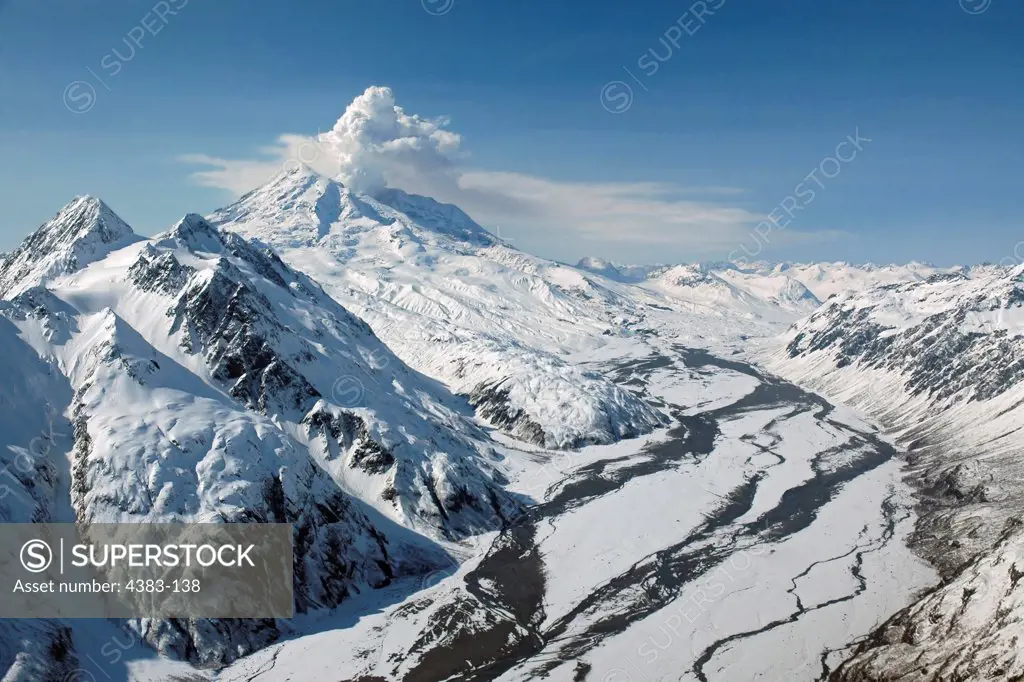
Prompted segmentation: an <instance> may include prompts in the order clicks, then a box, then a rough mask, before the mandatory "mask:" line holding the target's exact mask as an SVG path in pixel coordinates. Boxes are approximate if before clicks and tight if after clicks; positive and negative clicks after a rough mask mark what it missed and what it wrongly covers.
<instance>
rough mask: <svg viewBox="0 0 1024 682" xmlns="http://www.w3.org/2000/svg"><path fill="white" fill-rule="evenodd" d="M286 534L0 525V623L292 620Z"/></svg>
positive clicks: (213, 528)
mask: <svg viewBox="0 0 1024 682" xmlns="http://www.w3.org/2000/svg"><path fill="white" fill-rule="evenodd" d="M293 614H294V608H293V599H292V527H291V525H289V524H269V523H268V524H264V523H232V524H224V523H200V524H146V523H138V524H136V523H123V524H103V523H101V524H92V525H83V526H76V525H75V524H71V523H53V524H43V523H39V524H34V523H26V524H8V523H5V524H0V618H291V617H292V615H293Z"/></svg>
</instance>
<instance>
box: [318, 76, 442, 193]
mask: <svg viewBox="0 0 1024 682" xmlns="http://www.w3.org/2000/svg"><path fill="white" fill-rule="evenodd" d="M447 124H448V121H447V119H443V118H437V119H429V118H423V117H421V116H419V115H417V114H411V115H410V114H407V113H405V111H404V110H403V109H402V108H401V107H399V106H397V105H396V104H395V94H394V93H393V92H392V91H391V88H386V87H377V86H373V87H370V88H367V90H366V92H364V93H363V94H361V95H359V96H358V97H356V98H355V100H353V101H352V103H351V104H349V105H348V108H346V109H345V113H344V114H342V115H341V118H339V119H338V122H337V123H335V124H334V128H332V129H331V130H330V131H328V132H326V133H323V134H321V135H320V137H319V141H320V144H321V145H322V147H323V148H324V149H325V150H326V151H327V152H328V154H329V156H331V157H332V158H333V159H334V160H335V161H336V163H337V176H338V177H339V179H340V180H341V181H342V182H343V183H344V184H346V185H348V186H349V187H351V188H352V189H353V190H355V191H357V192H374V191H375V190H378V189H381V188H383V187H385V186H387V185H388V183H389V180H392V179H393V178H394V177H395V176H403V175H408V174H410V173H412V174H415V175H429V174H431V173H437V172H441V173H447V172H449V171H450V170H451V169H452V168H453V167H454V164H455V162H456V160H457V159H458V157H459V145H460V144H461V141H462V140H461V138H460V137H459V135H457V134H456V133H452V132H450V131H448V130H445V129H444V126H446V125H447Z"/></svg>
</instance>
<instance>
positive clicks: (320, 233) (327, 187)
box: [210, 167, 667, 448]
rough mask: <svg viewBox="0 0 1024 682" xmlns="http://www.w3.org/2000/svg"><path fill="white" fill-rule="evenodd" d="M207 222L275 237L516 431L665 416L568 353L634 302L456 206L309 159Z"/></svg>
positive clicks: (539, 437) (574, 428)
mask: <svg viewBox="0 0 1024 682" xmlns="http://www.w3.org/2000/svg"><path fill="white" fill-rule="evenodd" d="M210 221H211V222H212V223H214V224H216V225H218V226H220V227H223V228H224V229H225V230H227V231H230V232H237V233H239V234H244V235H246V236H248V237H254V238H256V239H260V240H264V241H266V242H267V243H269V244H272V245H273V246H274V247H275V248H276V249H278V250H279V251H280V252H281V254H282V257H283V258H284V259H285V260H286V261H288V263H289V264H290V265H292V266H294V267H296V268H298V269H300V270H303V271H305V272H309V273H311V274H313V275H314V276H316V277H317V278H318V280H320V281H321V282H323V284H324V286H326V287H327V289H328V290H329V291H330V293H331V295H332V296H334V297H336V298H337V299H338V300H339V301H342V302H343V303H345V305H347V306H349V307H351V308H352V309H353V310H358V311H359V312H360V315H362V316H363V317H364V318H365V319H366V320H367V321H368V322H369V323H370V325H371V326H372V327H373V328H374V330H375V331H376V333H377V334H379V335H380V336H381V338H382V339H383V340H384V341H386V342H387V343H388V344H389V346H391V347H392V348H393V349H394V350H395V352H396V353H397V354H398V356H399V357H401V358H402V359H403V360H404V361H405V362H407V363H409V364H410V365H412V366H413V367H415V368H416V369H418V370H420V371H422V372H423V373H425V374H427V375H429V376H431V377H434V378H436V379H438V380H440V381H443V382H445V383H446V384H447V385H449V386H451V387H452V388H453V390H455V391H456V392H458V393H460V394H462V395H464V396H468V397H469V398H470V401H471V403H472V404H473V405H474V406H475V407H477V415H478V416H480V417H483V418H484V419H486V420H487V421H489V422H490V424H491V425H493V426H495V427H497V428H499V429H501V430H503V431H505V432H507V433H508V434H510V435H513V436H515V437H516V438H522V439H524V440H526V441H528V442H532V443H537V444H540V445H544V446H545V447H549V448H575V447H578V446H579V445H580V444H585V443H610V442H613V441H616V440H618V439H621V438H627V437H630V436H631V435H635V434H638V433H647V432H649V431H651V430H653V429H655V428H658V427H660V426H664V425H666V424H667V420H666V418H665V416H664V415H662V414H660V413H659V412H658V411H657V410H656V409H654V408H652V407H651V406H650V405H648V404H647V403H646V402H645V401H644V400H643V399H641V398H640V397H639V396H637V395H634V394H633V393H631V392H629V391H625V390H621V389H620V388H619V387H617V386H616V385H615V384H614V383H613V382H612V381H610V380H609V379H608V378H607V377H604V376H601V375H596V374H593V373H588V372H586V371H583V370H581V369H580V368H579V367H576V366H575V365H573V364H572V363H571V362H569V361H567V360H566V358H565V356H566V355H569V354H570V353H571V352H572V350H573V349H574V347H575V346H576V345H577V344H588V343H590V342H591V341H592V339H593V338H600V337H601V336H602V334H604V335H613V334H616V333H619V331H620V330H621V328H622V323H623V321H624V319H625V318H624V317H623V315H624V313H625V314H627V315H632V314H637V306H636V305H635V303H634V302H633V301H632V299H630V298H628V297H624V296H621V295H619V294H618V293H616V292H615V291H613V290H612V289H610V288H609V287H608V286H606V285H605V284H603V283H601V282H600V281H598V278H596V277H589V276H587V275H585V274H584V273H582V272H580V271H579V270H574V269H572V268H570V267H568V266H564V265H561V264H558V263H553V262H551V261H546V260H544V259H541V258H535V257H533V256H530V255H528V254H525V253H522V252H520V251H517V250H516V249H513V248H511V247H509V246H508V245H507V244H505V243H504V242H503V241H502V240H501V239H499V238H498V237H496V236H494V235H492V234H491V233H490V232H488V231H487V230H485V229H484V228H483V227H482V226H480V225H479V224H477V223H476V222H475V221H473V219H472V218H470V217H469V216H468V215H466V214H465V213H464V212H463V211H461V210H459V209H458V208H457V207H455V206H451V205H447V204H442V203H439V202H437V201H435V200H433V199H430V198H428V197H422V196H416V195H412V194H408V193H406V192H403V191H402V190H398V189H382V190H379V191H376V192H374V193H373V194H361V193H358V192H355V191H353V190H352V189H351V188H350V187H345V186H343V185H342V184H340V183H338V182H337V181H335V180H331V179H329V178H326V177H323V176H320V175H318V174H316V173H314V172H313V171H311V170H309V169H307V168H301V167H299V168H296V169H294V170H292V171H289V172H285V173H282V174H280V175H279V176H278V177H276V178H274V179H273V180H271V181H270V182H269V183H267V184H266V185H264V186H263V187H260V188H258V189H256V190H253V191H252V192H250V193H248V194H246V195H245V196H243V197H242V198H241V199H239V200H238V201H237V202H235V203H234V204H232V205H230V206H228V207H226V208H224V209H221V210H219V211H217V212H216V213H214V214H212V215H211V216H210ZM498 386H500V389H496V390H497V391H498V392H497V393H495V392H493V391H492V389H494V387H498ZM620 427H621V428H620Z"/></svg>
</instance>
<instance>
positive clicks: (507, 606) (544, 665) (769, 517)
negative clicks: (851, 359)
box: [401, 348, 910, 682]
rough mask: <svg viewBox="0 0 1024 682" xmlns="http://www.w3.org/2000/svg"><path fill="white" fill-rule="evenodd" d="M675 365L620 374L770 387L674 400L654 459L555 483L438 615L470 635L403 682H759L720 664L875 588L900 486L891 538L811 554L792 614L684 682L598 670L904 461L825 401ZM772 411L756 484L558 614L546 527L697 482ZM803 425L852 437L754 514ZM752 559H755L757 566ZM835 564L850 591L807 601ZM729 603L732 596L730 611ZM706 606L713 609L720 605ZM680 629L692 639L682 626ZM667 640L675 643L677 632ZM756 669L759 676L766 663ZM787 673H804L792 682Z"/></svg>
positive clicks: (817, 675) (823, 653)
mask: <svg viewBox="0 0 1024 682" xmlns="http://www.w3.org/2000/svg"><path fill="white" fill-rule="evenodd" d="M674 355H675V357H670V356H667V355H662V356H659V357H656V358H653V359H651V358H647V359H645V360H643V361H640V362H632V363H628V364H624V365H622V366H620V367H619V368H618V372H619V373H620V379H623V380H625V381H627V382H632V383H634V384H646V383H647V381H648V380H649V379H650V376H651V374H652V372H660V373H662V374H664V373H666V372H667V373H671V372H673V371H678V372H682V371H686V372H697V373H705V374H707V373H713V372H718V371H726V372H738V373H742V374H745V375H748V376H750V377H753V378H754V379H756V381H757V384H756V387H755V388H754V389H753V391H751V392H749V393H747V394H745V395H743V396H742V397H740V398H739V399H737V400H735V401H734V402H732V403H731V404H728V405H726V406H723V407H719V408H716V409H711V410H709V411H706V412H701V413H698V414H685V413H684V412H685V406H681V405H671V404H667V405H666V407H667V408H668V409H669V410H670V411H671V412H672V413H673V414H674V417H675V421H676V424H675V426H674V428H672V429H671V430H670V432H669V434H668V438H667V439H665V440H663V441H661V442H657V443H654V444H651V445H648V446H647V447H645V448H644V449H643V451H642V452H641V453H639V454H640V455H642V456H637V455H630V456H627V457H617V458H613V459H608V460H601V461H597V462H594V463H591V464H588V465H585V466H582V467H580V468H578V469H576V470H574V471H573V472H572V473H571V474H570V475H569V476H568V478H566V479H565V480H563V481H561V482H559V483H558V484H557V485H555V486H554V487H553V488H552V489H551V490H549V495H548V496H547V501H546V502H544V503H542V504H540V505H538V506H536V507H534V508H532V509H531V510H530V511H529V512H528V513H527V514H526V515H524V516H523V517H521V518H519V519H518V520H516V521H515V522H514V523H513V524H511V525H510V527H508V528H506V529H505V530H504V531H503V532H502V533H501V534H500V535H499V537H498V538H497V539H496V541H495V542H494V543H493V545H492V546H491V547H490V549H489V551H488V552H487V554H486V557H485V558H484V559H483V560H482V561H481V562H480V563H479V565H478V566H477V567H476V568H475V569H474V570H472V571H471V572H469V573H468V574H467V575H466V577H465V590H466V594H465V595H464V596H463V597H462V598H460V599H458V600H457V601H455V602H453V603H451V604H450V605H448V608H447V609H442V610H441V611H440V612H439V614H438V615H437V616H436V620H437V621H438V622H440V621H446V622H448V623H452V622H453V621H458V622H461V623H462V626H461V628H460V627H458V626H457V627H456V630H457V631H458V634H457V635H456V636H455V637H454V638H451V639H449V640H448V641H446V642H445V643H444V644H439V645H438V646H435V647H431V646H430V644H429V642H430V641H431V639H432V637H431V636H430V635H429V634H427V635H426V636H425V637H424V638H423V639H421V640H420V641H419V642H418V645H420V646H422V647H423V653H422V655H421V656H420V657H419V659H418V662H417V664H416V665H415V666H414V667H412V668H411V669H408V670H405V671H403V674H402V675H401V677H402V679H404V680H409V681H410V682H434V681H436V680H445V679H450V680H467V681H468V680H494V679H497V678H499V677H502V676H503V675H508V677H507V679H534V678H542V677H547V678H550V679H563V678H568V675H569V672H570V671H571V679H574V680H590V679H601V680H607V681H608V682H615V681H616V680H633V679H638V680H642V679H696V680H701V681H702V682H707V681H708V680H713V679H759V678H758V677H747V678H743V677H738V676H735V675H736V673H729V672H728V670H727V669H726V668H724V667H720V666H717V665H716V664H715V660H716V658H717V657H718V656H719V655H720V654H722V653H723V652H725V651H727V650H729V649H734V648H736V647H737V645H739V644H740V643H741V642H742V641H743V640H749V639H751V638H754V637H756V636H761V635H765V634H766V633H769V632H770V631H772V630H774V629H777V628H784V627H787V626H791V625H792V624H794V623H796V622H798V621H800V620H801V619H802V618H804V617H805V616H807V615H808V614H809V613H811V612H813V611H818V610H821V609H828V608H830V607H833V606H836V605H838V604H840V603H842V602H846V601H851V600H854V599H856V598H857V597H858V596H859V595H861V594H862V593H864V592H865V591H866V590H868V589H869V584H868V578H867V577H866V575H865V571H864V562H865V558H866V555H868V554H869V553H873V552H879V551H881V550H882V549H883V548H885V547H886V546H887V545H888V544H889V543H890V542H891V541H892V538H893V536H894V533H895V531H896V527H897V524H898V523H900V522H901V521H905V520H906V518H907V517H908V516H909V514H910V512H909V511H908V510H907V509H906V505H901V504H900V503H899V502H897V501H896V499H895V495H896V493H895V490H889V491H887V492H886V493H885V494H884V495H883V496H881V497H880V498H878V503H877V504H875V505H874V506H875V507H876V509H874V515H875V516H876V517H877V518H878V519H879V523H878V525H880V528H878V529H876V530H875V532H874V537H873V539H872V540H871V541H869V542H858V540H859V539H862V538H863V537H864V536H865V535H867V534H870V533H869V529H868V528H867V527H865V528H864V529H862V530H861V531H860V532H859V533H858V534H857V535H856V536H854V537H852V538H850V543H849V549H848V551H847V552H846V553H840V554H838V555H829V556H811V557H808V558H807V561H806V564H805V565H804V566H802V567H801V570H800V571H798V572H795V573H794V574H793V575H791V576H788V578H789V581H788V582H790V583H791V587H790V588H789V589H787V590H786V593H787V594H788V595H789V598H790V601H791V602H792V608H791V609H790V611H789V612H788V613H783V614H781V615H778V616H776V617H759V618H757V619H754V620H755V622H754V623H753V624H752V625H751V626H750V627H745V628H744V627H740V628H739V629H737V630H736V631H734V632H729V633H728V634H724V633H723V636H721V637H718V638H715V637H712V638H711V639H709V640H708V642H707V644H706V645H702V646H700V647H699V649H698V650H696V651H693V652H692V659H691V660H687V661H685V662H683V661H682V660H681V662H680V663H678V666H679V667H678V669H677V673H678V674H677V675H674V676H670V677H665V676H658V677H655V676H654V675H655V671H654V669H652V670H651V671H650V672H651V674H650V675H648V674H647V672H645V671H644V669H643V668H642V667H641V666H640V665H638V663H637V661H636V660H628V661H626V662H625V663H621V664H617V665H616V667H614V668H609V669H608V670H607V671H606V670H601V669H599V668H598V666H597V665H596V664H594V663H591V662H589V657H588V654H589V653H591V652H592V651H594V650H596V649H599V648H601V647H602V646H603V645H604V644H605V643H606V642H609V641H611V640H613V638H615V637H616V636H618V635H622V634H623V633H625V632H626V631H627V630H628V629H630V628H631V626H633V625H634V624H637V623H639V622H640V621H643V620H644V619H648V618H650V617H652V616H654V615H655V614H657V613H658V612H660V611H662V610H664V609H667V608H668V607H670V606H671V605H673V603H674V602H676V601H677V600H679V599H680V598H681V596H682V595H683V592H684V590H685V589H686V588H687V586H690V585H693V584H695V583H696V582H698V581H700V580H701V579H702V578H703V577H705V576H708V575H709V574H711V573H712V571H714V570H715V569H716V568H717V567H722V566H724V565H726V562H727V561H729V560H730V558H731V557H734V556H735V555H737V553H738V552H747V553H757V554H764V553H766V552H768V551H771V549H770V548H772V547H773V546H775V545H778V544H780V543H783V542H785V541H786V540H787V539H788V538H791V537H793V536H796V535H797V534H800V533H801V532H802V531H805V530H806V529H807V528H808V527H809V526H811V525H812V524H814V523H815V521H816V519H817V518H818V516H819V513H821V511H822V510H823V509H824V508H826V506H827V505H829V504H830V503H831V502H832V501H833V500H835V499H836V497H837V495H838V494H839V492H840V490H842V489H843V488H844V486H846V485H847V484H848V483H850V482H851V481H854V480H856V479H858V478H860V477H862V476H865V475H866V474H868V473H870V472H872V471H873V470H875V469H877V468H879V467H881V466H883V465H887V464H889V465H893V466H895V463H894V462H892V460H893V458H894V457H895V456H896V452H895V451H894V449H893V448H892V447H891V446H890V445H889V444H887V443H885V442H883V441H882V440H880V439H879V438H877V437H876V436H875V435H874V434H873V433H870V432H869V431H867V430H861V429H858V428H856V427H854V426H851V425H849V424H847V423H843V422H840V421H835V420H833V419H832V414H833V411H834V408H833V406H832V405H830V404H829V403H828V402H826V401H825V400H824V399H822V398H820V397H818V396H816V395H813V394H810V393H808V392H806V391H804V390H802V389H800V388H799V387H797V386H794V385H792V384H789V383H786V382H784V381H781V380H779V379H776V378H774V377H770V376H764V375H762V374H761V373H760V372H758V371H757V370H756V369H754V368H753V367H751V366H749V365H746V364H744V363H740V362H734V361H728V360H723V359H720V358H716V357H715V356H713V355H710V354H708V353H706V352H703V351H698V350H692V349H687V348H676V349H674ZM684 368H685V369H684ZM766 410H772V411H774V412H776V413H778V414H777V416H774V417H773V418H771V419H770V420H768V421H767V423H766V424H764V425H763V426H761V427H760V428H759V429H758V430H757V432H756V433H751V434H745V435H744V436H743V437H742V439H743V440H744V441H745V442H746V443H747V444H748V445H752V446H753V447H754V449H755V451H756V452H757V453H758V454H759V455H765V457H763V458H761V461H760V463H759V464H758V465H757V466H754V467H749V472H748V474H747V475H745V476H744V477H743V479H742V480H741V481H740V482H739V483H738V484H736V485H734V486H733V487H732V489H731V490H729V491H728V492H727V493H726V494H724V495H719V496H718V498H719V501H718V502H717V504H716V505H715V506H714V508H712V509H710V510H709V511H708V512H706V513H705V514H704V521H703V522H702V523H700V524H699V525H697V526H696V527H693V528H690V529H687V531H686V532H685V534H683V535H681V536H680V537H678V538H675V539H674V541H673V542H671V543H669V544H666V545H665V546H661V547H658V548H657V549H656V551H653V552H650V553H648V554H646V555H644V556H637V557H635V560H633V561H632V563H631V564H630V565H628V566H627V567H625V569H624V570H622V571H620V572H618V573H617V574H615V575H613V576H611V577H610V578H609V579H607V580H603V581H601V582H600V583H599V584H596V585H594V586H593V588H592V589H591V590H589V592H588V593H587V594H585V595H584V596H583V597H582V599H579V600H577V601H575V602H574V603H573V604H572V606H571V608H568V609H567V610H565V611H564V612H562V613H556V614H552V613H548V612H547V608H548V604H549V603H550V601H551V600H550V599H549V595H548V594H547V590H548V589H549V585H550V583H551V580H550V579H549V577H550V576H551V574H552V572H553V571H558V570H574V569H573V567H559V566H557V565H552V564H550V563H548V562H547V561H546V560H545V551H544V548H543V546H542V545H541V544H539V542H540V529H541V528H542V527H544V528H557V527H558V526H559V524H560V522H561V520H562V519H563V518H564V517H565V516H566V515H568V514H574V513H585V510H586V508H587V507H588V506H589V505H592V504H593V503H594V501H595V500H598V499H600V498H605V497H607V496H612V495H615V494H616V493H617V492H618V491H620V490H622V489H623V488H624V486H627V485H629V484H631V483H633V482H635V481H637V480H638V479H642V478H647V477H652V476H655V475H658V474H663V473H665V472H668V471H683V470H685V469H688V468H693V469H694V471H695V473H694V475H697V473H696V467H697V466H698V465H700V464H701V462H703V461H704V460H706V459H707V458H713V457H715V456H716V448H717V446H718V445H719V444H720V443H721V441H722V439H723V435H722V425H723V424H724V423H726V422H730V421H732V420H735V419H737V418H740V417H742V416H743V415H748V414H752V413H757V412H758V411H766ZM801 416H803V417H804V418H806V417H808V416H809V417H810V419H811V420H813V422H814V423H815V424H817V425H818V426H819V427H821V426H823V427H825V428H827V429H829V430H830V431H835V432H838V433H842V434H844V437H843V438H842V439H840V440H838V441H837V442H836V444H834V445H829V444H825V446H824V447H822V448H821V449H820V450H818V451H816V452H812V453H810V454H809V455H808V454H806V453H804V454H803V455H802V456H805V457H809V465H810V469H811V472H812V473H811V475H810V477H808V478H806V479H804V480H798V481H795V482H794V484H793V485H792V486H791V487H788V489H786V490H785V491H784V492H782V494H781V496H780V497H778V499H777V500H776V501H775V502H774V503H773V504H772V505H771V506H770V507H768V508H766V509H764V510H762V511H760V512H758V513H756V514H755V515H753V516H751V510H752V508H753V504H754V501H755V498H756V497H757V495H758V492H759V488H760V487H761V486H762V484H763V482H764V481H765V480H766V479H767V478H768V477H769V475H770V474H771V472H772V469H773V468H774V467H780V466H782V465H784V464H785V463H786V461H787V456H788V454H787V449H786V446H785V443H784V442H783V441H784V439H785V438H786V437H787V436H786V435H785V428H784V424H785V423H792V422H794V421H795V420H797V419H798V418H800V417H801ZM780 434H782V435H780ZM883 478H884V477H883ZM889 478H893V477H892V476H890V477H889ZM679 504H682V505H685V504H686V500H685V499H680V500H679ZM594 522H595V523H601V519H599V518H595V519H594ZM609 541H610V542H613V543H614V541H615V540H614V538H609ZM745 561H747V562H749V557H748V558H747V559H745ZM832 561H840V562H845V563H844V564H843V569H842V571H843V572H845V573H846V574H847V575H846V576H845V577H844V578H843V579H842V580H841V581H840V582H842V583H844V584H845V587H844V588H843V589H840V590H838V591H835V590H832V593H829V594H826V595H824V596H822V597H820V598H813V596H812V598H809V599H805V598H804V597H802V596H801V595H800V594H799V593H798V591H797V585H798V581H801V580H803V579H804V578H806V577H807V576H808V575H809V574H810V573H811V572H812V571H813V570H815V568H816V567H818V566H821V565H824V564H826V563H828V562H832ZM810 591H811V592H813V591H814V590H810ZM819 591H820V590H819ZM825 591H826V592H828V590H825ZM722 601H723V598H722V597H721V595H719V602H722ZM704 603H705V604H711V603H712V602H711V600H710V597H708V596H707V595H705V597H704ZM894 606H895V605H894ZM882 615H887V614H879V617H881V616H882ZM676 621H679V617H678V615H676V617H675V620H674V621H673V620H672V616H671V615H670V616H669V617H668V620H667V622H669V623H675V622H676ZM679 622H680V623H681V621H679ZM670 630H671V631H672V632H674V633H676V634H679V628H678V626H677V627H674V628H670ZM662 631H663V634H665V635H669V634H670V633H669V632H666V631H665V628H662ZM690 639H691V640H693V639H694V638H692V637H691V638H690ZM655 644H657V642H655ZM676 644H677V645H678V644H679V643H678V642H677V643H676ZM846 644H847V645H848V644H851V642H847V643H846ZM417 648H419V647H417ZM637 652H638V654H643V656H642V657H643V658H644V660H650V654H651V653H652V652H653V653H655V654H656V653H658V651H657V650H656V649H654V648H653V647H652V646H648V647H647V650H646V651H644V650H643V648H642V647H639V648H637ZM834 653H835V652H834V650H832V649H830V648H827V647H826V648H824V649H821V650H815V651H808V652H807V654H809V655H808V656H804V660H803V661H802V663H801V665H800V670H790V671H785V670H783V671H782V673H783V676H782V677H780V678H779V679H787V680H789V679H793V680H796V679H824V678H825V677H827V674H828V672H829V669H830V663H829V661H830V655H832V654H834ZM627 658H629V657H628V656H627ZM634 658H637V657H636V656H634ZM683 658H684V659H685V657H683ZM808 659H810V660H808ZM746 667H747V668H751V669H754V668H756V663H755V665H753V666H746ZM739 669H740V668H736V670H739ZM755 672H756V671H755ZM787 673H789V674H790V676H788V677H787V676H786V674H787ZM502 679H506V678H505V677H502ZM760 679H770V677H763V678H760Z"/></svg>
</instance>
